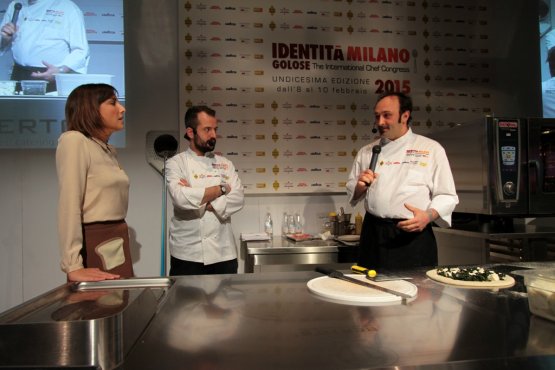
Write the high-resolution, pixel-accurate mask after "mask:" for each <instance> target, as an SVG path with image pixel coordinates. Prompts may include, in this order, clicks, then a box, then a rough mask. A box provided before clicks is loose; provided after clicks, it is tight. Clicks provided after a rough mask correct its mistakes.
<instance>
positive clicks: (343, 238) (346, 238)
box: [337, 235, 360, 242]
mask: <svg viewBox="0 0 555 370" xmlns="http://www.w3.org/2000/svg"><path fill="white" fill-rule="evenodd" d="M337 240H339V241H342V242H358V241H359V240H360V235H341V236H338V237H337Z"/></svg>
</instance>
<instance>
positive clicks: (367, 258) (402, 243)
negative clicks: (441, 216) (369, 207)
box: [358, 212, 437, 270]
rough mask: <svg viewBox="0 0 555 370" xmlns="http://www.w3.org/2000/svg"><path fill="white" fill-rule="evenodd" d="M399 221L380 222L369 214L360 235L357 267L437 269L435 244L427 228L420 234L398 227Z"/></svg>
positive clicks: (380, 219)
mask: <svg viewBox="0 0 555 370" xmlns="http://www.w3.org/2000/svg"><path fill="white" fill-rule="evenodd" d="M399 221H403V220H402V219H383V218H378V217H375V216H373V215H371V214H369V213H368V212H367V213H366V215H365V216H364V222H363V224H362V232H361V235H360V253H359V259H358V265H359V266H363V267H366V268H372V269H376V268H381V269H387V270H391V269H404V268H413V267H422V266H430V267H435V266H437V243H436V239H435V236H434V232H433V230H432V225H431V224H428V225H427V226H426V228H425V229H424V230H423V231H421V232H414V233H409V232H406V231H403V230H401V229H399V228H398V227H397V223H398V222H399Z"/></svg>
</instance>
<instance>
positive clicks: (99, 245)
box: [81, 220, 134, 278]
mask: <svg viewBox="0 0 555 370" xmlns="http://www.w3.org/2000/svg"><path fill="white" fill-rule="evenodd" d="M81 256H82V257H83V266H84V267H89V268H90V267H97V268H99V269H100V270H102V271H106V272H110V273H112V274H118V275H120V276H121V277H122V278H130V277H133V276H134V274H133V261H132V260H131V250H130V247H129V229H128V228H127V223H126V222H125V221H124V220H120V221H105V222H93V223H90V224H83V248H82V249H81Z"/></svg>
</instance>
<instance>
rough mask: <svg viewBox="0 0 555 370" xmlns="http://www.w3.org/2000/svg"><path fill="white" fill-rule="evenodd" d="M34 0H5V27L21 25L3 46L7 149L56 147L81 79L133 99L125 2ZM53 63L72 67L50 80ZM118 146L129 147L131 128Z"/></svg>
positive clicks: (0, 0)
mask: <svg viewBox="0 0 555 370" xmlns="http://www.w3.org/2000/svg"><path fill="white" fill-rule="evenodd" d="M29 2H30V1H29V0H16V1H11V0H0V21H1V26H0V27H4V26H5V25H6V23H12V24H15V26H16V28H15V33H14V34H13V37H12V39H13V40H12V41H13V42H12V43H11V44H9V45H7V44H6V41H5V40H3V43H2V45H1V51H0V148H14V149H16V148H55V147H56V145H57V141H58V137H59V136H60V134H61V133H62V132H63V131H64V130H65V120H64V107H65V101H66V98H67V95H68V94H69V93H70V92H71V90H72V89H74V88H75V87H76V86H78V85H80V84H83V83H109V84H111V85H112V86H114V87H115V88H116V89H117V91H118V93H119V98H120V100H121V101H122V102H123V103H125V78H124V77H125V73H124V16H123V0H71V1H70V0H68V1H67V2H60V1H52V0H40V1H38V2H36V3H35V4H32V5H29ZM83 30H84V31H83ZM16 39H17V43H16V42H15V40H16ZM60 40H63V41H60ZM49 65H53V66H56V67H58V66H60V65H61V66H69V67H71V69H69V70H67V72H69V73H60V74H57V75H56V76H54V78H52V79H51V80H49V79H48V77H44V78H43V77H42V76H43V75H40V73H46V72H47V71H46V70H47V69H48V68H49ZM69 67H67V68H69ZM35 68H36V70H35ZM64 69H65V67H64ZM37 73H39V75H38V77H37ZM30 74H33V75H32V77H28V76H31V75H30ZM44 76H46V74H45V75H44ZM37 78H38V79H39V81H37V80H36V79H37ZM42 79H44V80H45V81H48V82H42V81H40V80H42ZM110 143H111V144H113V145H115V146H116V147H124V146H125V132H124V131H119V132H116V133H115V134H113V135H112V136H111V138H110Z"/></svg>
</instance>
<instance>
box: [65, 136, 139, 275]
mask: <svg viewBox="0 0 555 370" xmlns="http://www.w3.org/2000/svg"><path fill="white" fill-rule="evenodd" d="M56 170H57V172H58V188H59V192H60V198H59V202H58V237H59V243H60V254H61V268H62V270H63V271H64V272H65V273H68V272H71V271H74V270H78V269H80V268H83V260H82V258H81V255H80V254H79V252H80V251H81V247H82V245H83V232H82V224H83V223H91V222H98V221H116V220H123V219H124V218H125V216H126V215H127V203H128V199H129V178H128V177H127V174H126V173H125V171H123V169H122V168H121V167H120V165H119V163H118V160H117V156H116V150H115V148H114V147H113V146H111V145H108V144H105V143H103V142H102V141H100V140H98V139H95V138H87V137H86V136H85V135H83V134H82V133H80V132H78V131H67V132H64V133H63V134H62V135H61V136H60V138H59V139H58V148H57V150H56Z"/></svg>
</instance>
